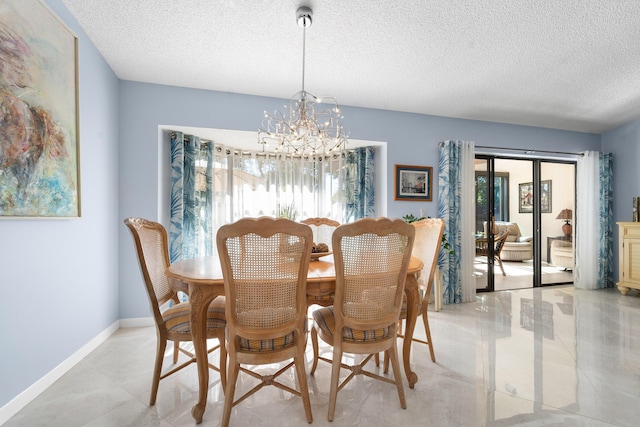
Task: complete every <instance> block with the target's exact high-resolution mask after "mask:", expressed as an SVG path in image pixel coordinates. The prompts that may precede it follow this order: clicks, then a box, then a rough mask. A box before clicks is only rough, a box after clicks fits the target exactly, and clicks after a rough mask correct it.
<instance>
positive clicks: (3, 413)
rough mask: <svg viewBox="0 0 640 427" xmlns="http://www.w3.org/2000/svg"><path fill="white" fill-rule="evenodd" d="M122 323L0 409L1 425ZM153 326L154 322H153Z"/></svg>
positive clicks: (94, 340)
mask: <svg viewBox="0 0 640 427" xmlns="http://www.w3.org/2000/svg"><path fill="white" fill-rule="evenodd" d="M120 322H122V321H120V320H119V321H116V322H114V323H113V324H112V325H111V326H109V327H108V328H107V329H105V330H104V331H102V332H100V333H99V334H98V336H96V337H95V338H93V339H92V340H91V341H89V342H88V343H87V344H85V345H84V346H82V348H80V349H79V350H78V351H76V352H75V353H74V354H72V355H71V356H70V357H69V358H68V359H66V360H65V361H64V362H62V363H60V364H59V365H58V366H56V367H55V368H53V369H52V370H51V371H49V372H48V373H47V374H46V375H45V376H43V377H42V378H40V379H39V380H38V381H36V382H35V383H34V384H33V385H31V386H30V387H29V388H27V389H26V390H25V391H23V392H22V393H20V394H19V395H17V396H16V397H14V398H13V399H12V400H11V401H9V403H7V404H6V405H4V406H3V407H2V408H0V425H2V424H4V423H5V422H7V421H8V420H9V419H10V418H11V417H13V416H14V415H15V414H17V413H18V411H20V410H21V409H22V408H24V407H25V406H27V404H29V402H31V401H32V400H33V399H35V398H36V397H37V396H38V395H39V394H40V393H42V392H43V391H45V390H46V389H47V387H49V386H50V385H51V384H53V383H54V382H56V381H57V380H58V379H60V377H62V376H63V375H64V374H66V373H67V372H68V371H69V370H70V369H71V368H73V367H74V366H75V365H76V364H77V363H78V362H80V361H81V360H82V359H83V358H84V357H85V356H87V355H88V354H89V353H91V352H92V351H93V350H95V349H96V347H98V346H99V345H100V344H102V343H103V342H105V341H106V340H107V338H109V337H110V336H111V335H113V333H114V332H115V331H117V330H118V328H119V327H120ZM152 324H153V322H152Z"/></svg>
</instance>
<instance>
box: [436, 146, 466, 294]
mask: <svg viewBox="0 0 640 427" xmlns="http://www.w3.org/2000/svg"><path fill="white" fill-rule="evenodd" d="M439 147H440V160H439V163H438V217H440V218H442V219H443V220H444V222H445V229H444V231H445V233H446V234H447V239H448V240H449V244H450V245H451V249H452V250H453V254H449V251H446V250H444V249H442V248H441V249H440V253H439V254H438V267H439V268H440V270H441V271H442V276H443V280H442V282H443V283H442V289H443V298H442V301H443V303H445V304H452V303H460V302H469V301H472V300H473V298H474V297H475V281H473V280H472V277H473V256H474V254H473V251H474V244H473V230H474V224H473V223H474V212H473V210H474V209H475V203H473V201H474V169H473V158H474V150H475V146H474V143H473V142H468V141H444V142H442V143H440V145H439Z"/></svg>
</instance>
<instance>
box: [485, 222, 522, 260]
mask: <svg viewBox="0 0 640 427" xmlns="http://www.w3.org/2000/svg"><path fill="white" fill-rule="evenodd" d="M495 228H496V229H495V230H493V234H496V235H499V234H502V233H503V232H504V231H505V230H507V229H508V230H509V236H507V240H506V242H504V247H503V248H502V253H501V255H500V258H501V259H502V260H503V261H526V260H529V259H532V258H533V237H532V236H523V235H522V233H521V232H520V227H518V224H517V223H515V222H506V221H496V222H495ZM488 232H489V230H488V229H487V223H486V222H485V223H484V233H485V236H486V235H487V234H488Z"/></svg>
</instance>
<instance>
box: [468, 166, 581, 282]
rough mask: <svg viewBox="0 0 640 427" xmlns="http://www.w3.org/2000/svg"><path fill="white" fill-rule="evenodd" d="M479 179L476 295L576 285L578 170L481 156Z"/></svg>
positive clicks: (475, 260)
mask: <svg viewBox="0 0 640 427" xmlns="http://www.w3.org/2000/svg"><path fill="white" fill-rule="evenodd" d="M475 174H476V194H475V199H476V200H475V204H476V231H475V235H476V239H475V245H476V256H475V258H474V276H475V282H476V290H477V291H494V290H496V291H498V290H508V289H521V288H530V287H534V286H542V285H549V284H558V283H571V282H572V281H573V276H572V271H573V236H572V233H570V232H569V231H568V230H569V228H570V225H566V224H567V222H568V223H569V224H571V221H572V218H573V213H574V206H575V203H574V200H575V164H574V163H569V162H557V161H551V160H549V161H547V160H544V161H543V160H540V159H522V158H499V157H497V156H489V155H477V156H476V160H475ZM569 217H570V218H569ZM567 218H568V219H567ZM565 232H566V233H565Z"/></svg>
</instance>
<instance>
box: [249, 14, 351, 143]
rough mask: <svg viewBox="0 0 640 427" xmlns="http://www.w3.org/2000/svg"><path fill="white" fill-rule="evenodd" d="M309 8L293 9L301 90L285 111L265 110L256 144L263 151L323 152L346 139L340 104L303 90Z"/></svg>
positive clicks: (309, 21) (310, 19) (332, 99)
mask: <svg viewBox="0 0 640 427" xmlns="http://www.w3.org/2000/svg"><path fill="white" fill-rule="evenodd" d="M312 14H313V12H312V11H311V9H310V8H308V7H304V6H303V7H300V8H299V9H298V10H297V12H296V20H297V22H298V25H300V26H301V27H302V29H303V33H302V34H303V35H302V90H301V91H300V92H298V93H296V94H295V95H293V97H292V98H291V99H290V100H289V105H288V106H287V105H285V106H284V111H279V110H276V111H275V112H274V113H273V114H272V115H270V114H268V113H267V112H266V111H265V112H264V120H263V122H262V128H261V129H260V130H259V131H258V143H259V144H262V149H263V151H267V150H269V151H275V152H282V153H288V154H294V155H316V154H320V155H324V154H329V153H334V152H336V151H341V150H343V149H344V147H345V145H346V144H347V142H348V135H347V132H346V131H345V129H344V127H343V126H342V123H341V120H342V118H343V117H342V116H341V115H340V106H339V105H338V102H337V101H336V99H335V98H334V97H332V96H323V97H317V96H315V95H313V94H311V93H309V92H307V91H306V90H305V89H304V68H305V50H306V29H307V27H309V26H311V22H312Z"/></svg>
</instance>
